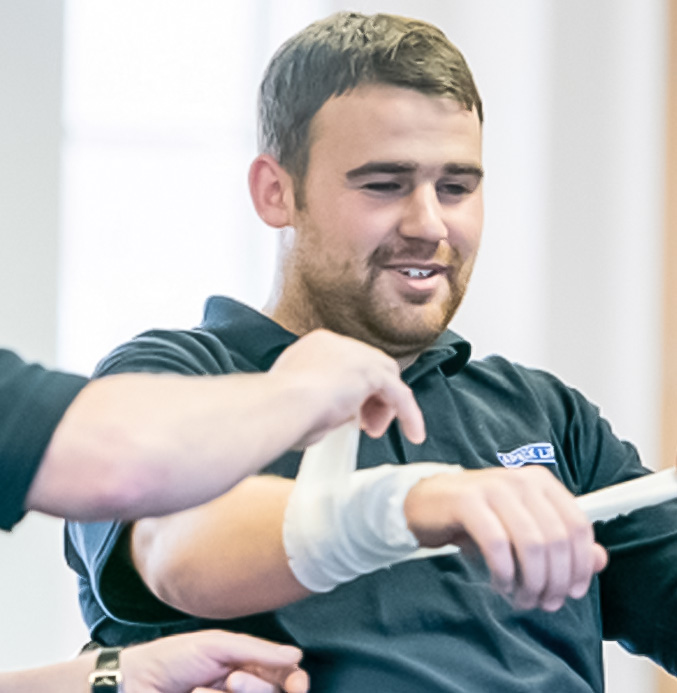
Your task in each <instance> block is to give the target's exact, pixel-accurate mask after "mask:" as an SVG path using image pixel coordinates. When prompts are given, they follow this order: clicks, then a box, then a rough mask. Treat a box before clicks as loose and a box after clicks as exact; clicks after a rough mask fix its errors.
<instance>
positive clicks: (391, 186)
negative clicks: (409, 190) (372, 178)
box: [362, 181, 402, 193]
mask: <svg viewBox="0 0 677 693" xmlns="http://www.w3.org/2000/svg"><path fill="white" fill-rule="evenodd" d="M362 189H363V190H369V191H371V192H381V193H387V192H397V191H398V190H401V189H402V186H401V185H400V184H399V183H396V182H395V181H379V182H372V183H365V184H364V185H363V186H362Z"/></svg>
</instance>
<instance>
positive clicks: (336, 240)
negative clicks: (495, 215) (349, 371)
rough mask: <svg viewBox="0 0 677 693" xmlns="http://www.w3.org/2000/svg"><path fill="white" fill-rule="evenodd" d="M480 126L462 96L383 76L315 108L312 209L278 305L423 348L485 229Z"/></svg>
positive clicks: (302, 213)
mask: <svg viewBox="0 0 677 693" xmlns="http://www.w3.org/2000/svg"><path fill="white" fill-rule="evenodd" d="M481 179H482V169H481V128H480V123H479V119H478V116H477V114H476V113H475V112H474V111H473V112H470V111H467V110H466V109H465V108H464V107H463V106H461V105H460V104H459V103H457V102H456V101H453V100H452V99H449V98H444V97H431V96H426V95H424V94H421V93H419V92H416V91H413V90H410V89H404V88H399V87H393V86H386V85H363V86H360V87H358V88H357V89H355V90H353V91H352V92H350V93H348V94H345V95H342V96H339V97H335V98H332V99H331V100H329V101H328V102H327V103H325V104H324V105H323V106H322V108H321V109H320V111H319V112H318V113H317V114H316V116H315V117H314V119H313V122H312V127H311V147H310V158H309V164H308V170H307V175H306V179H305V184H304V192H305V195H304V198H305V204H304V207H303V209H294V210H293V215H292V217H293V219H292V226H293V228H294V231H293V235H292V236H291V239H290V242H289V244H288V247H287V250H286V254H285V258H284V266H283V267H284V281H283V286H282V294H281V296H280V300H279V302H278V304H277V307H276V308H275V309H274V311H273V314H272V317H273V318H274V319H276V320H278V321H279V322H280V323H281V324H283V325H284V326H285V327H287V328H288V329H290V330H292V331H294V332H297V333H303V332H306V331H308V330H310V329H312V328H314V327H320V326H322V327H327V328H329V329H332V330H334V331H336V332H339V333H342V334H347V335H350V336H352V337H355V338H358V339H361V340H363V341H365V342H367V343H370V344H373V345H374V346H378V347H380V348H382V349H384V350H385V351H386V352H388V353H390V354H391V355H392V356H395V357H405V356H408V355H414V354H416V353H418V352H419V351H421V350H422V349H423V348H425V347H426V346H428V345H429V344H430V343H431V342H432V341H434V340H435V339H436V338H437V336H438V335H439V334H440V333H441V332H442V331H443V330H444V329H445V328H446V326H447V324H448V323H449V321H450V320H451V318H452V316H453V315H454V313H455V311H456V309H457V308H458V305H459V303H460V301H461V299H462V297H463V294H464V292H465V289H466V285H467V282H468V279H469V277H470V273H471V270H472V266H473V262H474V259H475V255H476V253H477V249H478V245H479V240H480V235H481V229H482V216H483V207H482V185H481Z"/></svg>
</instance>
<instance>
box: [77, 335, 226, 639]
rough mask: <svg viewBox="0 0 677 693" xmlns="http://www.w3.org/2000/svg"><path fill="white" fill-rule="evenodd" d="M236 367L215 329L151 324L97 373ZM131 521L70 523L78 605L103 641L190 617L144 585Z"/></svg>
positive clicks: (142, 634) (141, 634)
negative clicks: (133, 547)
mask: <svg viewBox="0 0 677 693" xmlns="http://www.w3.org/2000/svg"><path fill="white" fill-rule="evenodd" d="M233 370H235V367H234V365H233V364H232V361H230V357H229V355H228V353H227V351H226V350H225V349H224V348H223V347H221V345H220V344H219V343H218V340H216V339H214V338H213V337H212V335H209V334H205V333H201V332H199V331H163V330H153V331H150V332H147V333H144V334H143V335H140V336H139V337H137V338H135V339H134V340H132V341H131V342H129V343H127V344H124V345H122V346H121V347H118V348H117V349H116V350H115V351H113V352H112V353H111V354H110V355H109V356H108V357H106V358H105V359H104V360H102V361H101V363H100V364H99V365H98V366H97V368H96V371H95V374H94V377H102V376H107V375H113V374H117V373H129V372H150V373H179V374H183V375H195V376H199V375H206V374H214V375H216V374H220V373H227V372H231V371H233ZM129 527H130V525H129V524H128V523H127V524H125V523H121V522H97V523H80V522H68V523H67V525H66V532H65V553H66V560H67V562H68V565H69V566H70V567H71V568H72V569H73V570H74V571H75V572H76V573H77V574H78V580H79V584H80V589H79V597H80V608H81V610H82V613H83V617H84V619H85V622H86V623H87V626H88V628H89V629H90V633H91V634H92V637H93V638H94V639H95V640H98V641H99V642H102V643H104V644H111V643H113V642H114V644H128V643H130V642H135V641H144V640H149V639H152V638H154V637H158V635H160V634H161V633H166V632H170V631H165V630H158V628H159V627H162V628H165V627H167V628H170V629H171V626H172V625H173V624H177V623H179V622H181V621H182V620H185V619H188V618H190V617H188V616H187V615H186V614H183V613H181V612H179V611H176V610H174V609H172V608H171V607H169V606H168V605H166V604H164V603H163V602H161V601H160V600H159V599H157V598H156V597H155V596H154V595H153V594H152V593H151V592H150V591H149V590H148V589H147V588H146V586H145V585H144V583H143V581H142V580H141V578H140V577H139V576H138V574H137V573H136V571H135V569H134V566H133V565H132V561H131V557H130V552H129V531H128V529H129ZM119 624H125V627H124V628H119ZM112 632H115V635H114V636H113V635H110V633H112ZM107 633H108V634H107Z"/></svg>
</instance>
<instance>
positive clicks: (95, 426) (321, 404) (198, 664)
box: [0, 330, 424, 693]
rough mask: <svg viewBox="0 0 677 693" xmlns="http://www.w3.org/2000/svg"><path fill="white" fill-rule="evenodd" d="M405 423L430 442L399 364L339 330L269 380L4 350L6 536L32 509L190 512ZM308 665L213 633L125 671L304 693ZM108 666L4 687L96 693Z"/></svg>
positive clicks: (181, 684) (184, 691) (156, 681)
mask: <svg viewBox="0 0 677 693" xmlns="http://www.w3.org/2000/svg"><path fill="white" fill-rule="evenodd" d="M394 416H400V417H401V422H402V423H403V425H404V427H405V429H406V430H408V432H409V434H410V435H411V437H412V438H413V439H414V440H421V439H422V438H423V436H424V428H423V421H422V418H421V415H420V411H419V409H418V407H417V406H416V404H415V402H414V400H413V397H412V395H411V392H410V390H409V389H408V388H407V387H406V385H404V384H403V383H402V381H401V379H400V377H399V370H398V368H397V364H396V362H395V361H393V360H392V359H391V358H389V357H387V356H386V355H385V354H383V353H382V352H380V351H378V350H377V349H374V348H371V347H368V346H366V345H364V344H361V343H359V342H357V341H355V340H352V339H349V338H347V337H340V336H338V335H334V334H331V333H329V332H327V331H326V330H316V331H314V332H312V333H311V334H308V335H306V337H304V339H301V340H299V341H298V342H297V343H296V344H294V346H293V347H292V348H291V349H289V350H288V351H287V352H286V353H285V354H284V357H283V358H280V359H279V360H278V362H277V363H276V364H275V366H274V367H273V368H272V369H271V370H270V371H269V372H268V373H265V374H263V373H251V374H242V375H229V376H221V377H216V378H182V377H177V376H172V375H160V374H130V375H120V376H113V377H110V378H104V379H101V380H98V381H94V382H92V383H88V382H87V380H86V379H85V378H82V377H80V376H76V375H71V374H66V373H57V372H52V371H48V370H46V369H44V368H42V367H41V366H38V365H35V364H33V365H29V364H26V363H24V362H23V361H22V360H21V359H20V358H19V357H18V356H16V355H15V354H13V353H12V352H9V351H7V350H0V464H1V466H2V470H3V477H2V478H3V482H4V483H3V487H2V492H1V494H0V496H1V498H0V501H1V502H0V527H2V528H3V529H10V528H11V527H12V526H13V525H14V524H16V522H17V521H18V520H19V519H20V518H21V516H22V515H23V514H24V512H25V511H26V510H41V511H43V512H48V513H51V514H55V515H62V516H64V517H69V518H79V519H86V520H108V519H110V518H112V517H122V518H136V517H142V516H143V515H145V514H148V515H158V514H163V513H168V512H172V511H177V510H180V509H183V508H185V507H189V506H192V505H196V504H198V503H202V502H204V501H207V500H210V499H212V498H214V497H216V496H218V495H220V494H222V493H224V492H225V491H226V490H228V489H229V488H230V487H231V486H233V485H234V484H235V483H237V482H238V481H239V480H240V479H242V477H244V476H246V475H247V474H250V473H252V472H255V471H257V470H258V469H259V468H260V467H261V466H263V465H264V464H266V463H267V462H269V461H270V460H271V459H274V458H275V457H276V456H278V455H279V454H281V453H282V452H284V451H286V450H288V449H289V448H292V447H301V446H304V445H306V444H307V443H308V442H312V441H313V440H316V439H317V438H318V437H321V436H323V435H324V434H325V433H326V432H327V431H328V430H330V429H332V428H334V427H336V426H338V425H340V424H342V423H344V422H345V421H348V420H351V419H355V420H359V421H360V422H361V424H362V425H363V426H364V428H365V430H366V431H368V432H370V433H371V434H372V435H381V434H382V433H383V432H384V430H385V429H386V428H387V426H388V424H389V423H390V422H391V420H392V419H393V417H394ZM262 433H263V434H264V435H262ZM254 436H257V437H258V438H257V440H253V437H254ZM300 658H301V652H300V651H299V650H298V649H296V648H290V647H280V646H278V645H276V644H275V643H271V642H264V641H261V640H257V639H254V638H251V637H246V636H242V635H234V634H230V633H224V632H222V631H216V630H213V631H205V632H202V633H196V634H186V635H181V636H177V637H174V638H162V639H159V640H157V641H155V642H153V643H150V644H147V645H142V646H139V647H133V648H130V649H128V650H125V651H124V652H123V653H122V654H121V656H120V661H119V665H120V671H121V672H122V673H121V675H122V677H123V679H124V680H125V682H126V689H125V690H126V691H127V692H128V693H133V691H142V690H143V691H148V693H189V692H190V691H193V689H194V688H195V687H196V686H204V687H205V689H204V690H207V689H206V687H207V686H212V685H213V686H214V687H215V689H216V688H217V687H218V690H222V684H223V682H225V681H226V680H227V682H228V690H231V691H252V692H253V691H260V693H269V692H272V691H273V690H279V688H278V686H281V687H284V690H286V691H290V693H303V692H304V691H306V690H307V677H306V675H305V673H304V672H303V671H301V670H300V669H298V663H299V661H300ZM96 659H97V655H96V654H95V653H89V654H86V655H83V656H81V657H79V658H78V659H76V660H73V661H69V662H63V663H61V664H56V665H53V666H48V667H44V668H41V669H35V670H31V671H17V672H12V673H4V674H3V673H0V689H1V690H3V691H5V692H6V693H22V692H23V691H34V690H37V689H40V690H46V691H54V693H58V692H59V691H68V693H77V692H78V691H83V693H84V691H85V690H89V686H88V683H87V680H88V674H89V673H90V672H91V671H93V670H94V669H95V663H96ZM102 690H110V688H102Z"/></svg>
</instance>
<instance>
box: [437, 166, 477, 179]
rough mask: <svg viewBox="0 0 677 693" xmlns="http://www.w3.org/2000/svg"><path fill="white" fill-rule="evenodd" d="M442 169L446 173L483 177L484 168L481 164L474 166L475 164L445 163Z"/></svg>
mask: <svg viewBox="0 0 677 693" xmlns="http://www.w3.org/2000/svg"><path fill="white" fill-rule="evenodd" d="M443 169H444V172H445V173H446V174H447V175H452V176H475V177H476V178H484V169H482V167H481V166H475V164H445V166H443Z"/></svg>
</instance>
